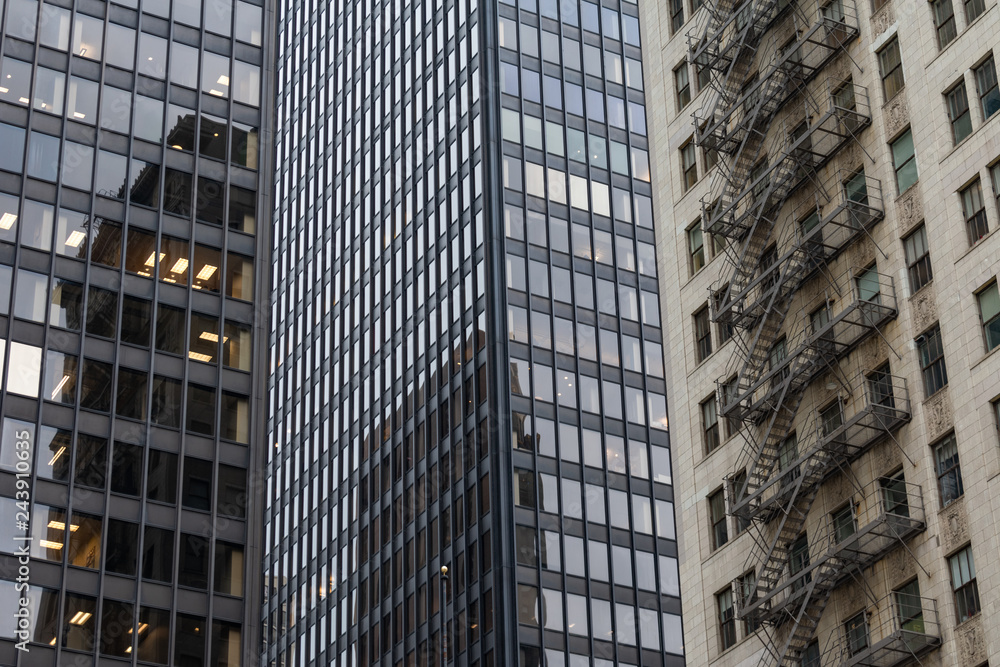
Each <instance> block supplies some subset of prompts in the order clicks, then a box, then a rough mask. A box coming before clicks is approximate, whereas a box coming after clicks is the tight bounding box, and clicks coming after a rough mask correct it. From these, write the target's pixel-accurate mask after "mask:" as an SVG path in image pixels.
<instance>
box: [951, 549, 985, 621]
mask: <svg viewBox="0 0 1000 667" xmlns="http://www.w3.org/2000/svg"><path fill="white" fill-rule="evenodd" d="M948 567H949V569H950V570H951V588H952V590H953V591H954V592H955V613H956V615H957V616H958V622H959V623H961V622H962V621H965V620H968V619H970V618H972V617H973V616H975V615H976V614H978V613H979V587H978V586H977V585H976V564H975V562H974V561H973V559H972V545H968V546H966V547H965V548H964V549H962V550H961V551H959V552H958V553H957V554H955V555H954V556H951V557H949V558H948Z"/></svg>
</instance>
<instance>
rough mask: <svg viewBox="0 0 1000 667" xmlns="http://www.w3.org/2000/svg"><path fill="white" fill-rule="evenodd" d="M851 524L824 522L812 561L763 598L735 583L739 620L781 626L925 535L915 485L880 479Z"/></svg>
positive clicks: (852, 511) (813, 539) (855, 508)
mask: <svg viewBox="0 0 1000 667" xmlns="http://www.w3.org/2000/svg"><path fill="white" fill-rule="evenodd" d="M847 509H848V511H849V514H847V515H846V516H847V517H848V519H841V520H840V522H839V523H838V522H835V521H834V520H833V519H832V518H831V517H830V516H827V517H825V518H824V520H823V522H822V524H821V526H820V528H819V529H818V530H817V531H816V532H815V533H814V534H813V535H810V536H809V538H810V539H809V540H808V543H809V546H808V558H800V563H799V564H798V566H797V567H796V568H795V571H794V572H793V571H792V568H791V564H790V565H789V567H786V570H785V575H784V577H783V579H782V581H781V582H780V584H779V585H777V586H775V587H774V588H773V589H771V590H770V591H768V592H767V593H766V594H765V595H763V596H761V595H760V594H759V592H758V590H757V589H756V588H753V587H750V588H744V582H743V580H742V579H737V580H736V581H734V582H733V587H734V593H735V598H734V599H735V600H736V608H737V614H738V616H739V617H740V618H741V619H743V620H746V621H749V622H751V623H771V624H778V623H781V622H782V621H784V620H786V619H787V618H791V617H793V616H794V613H795V611H796V610H797V609H798V607H800V606H801V605H802V604H803V603H804V602H805V601H806V599H807V593H809V592H810V589H812V590H811V592H812V594H813V595H816V594H817V593H820V592H826V591H828V590H832V589H833V588H834V587H835V586H837V585H838V584H839V583H841V582H842V581H844V579H845V578H847V577H848V576H849V575H850V574H851V573H853V572H857V571H860V570H862V569H864V568H866V567H868V566H870V565H872V564H874V563H875V562H877V561H878V560H880V559H881V558H883V557H884V556H885V555H886V554H887V553H888V552H889V551H891V550H892V549H894V548H895V547H897V546H899V545H901V544H902V543H903V542H904V541H906V540H908V539H909V538H910V537H912V536H914V535H916V534H917V533H920V532H922V531H923V530H925V529H926V527H927V523H926V520H925V516H924V505H923V496H922V492H921V489H920V487H919V486H918V485H916V484H909V483H906V482H898V481H896V480H893V479H880V480H876V481H875V482H872V483H871V484H869V485H868V486H866V487H865V488H863V489H862V490H861V498H860V500H859V501H858V502H857V504H856V505H850V506H849V507H848V508H847Z"/></svg>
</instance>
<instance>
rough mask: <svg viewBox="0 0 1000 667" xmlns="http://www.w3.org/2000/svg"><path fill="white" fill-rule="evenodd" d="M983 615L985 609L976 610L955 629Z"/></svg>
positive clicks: (956, 625) (957, 624)
mask: <svg viewBox="0 0 1000 667" xmlns="http://www.w3.org/2000/svg"><path fill="white" fill-rule="evenodd" d="M960 551H961V550H960ZM980 604H982V603H980ZM982 615H983V610H982V609H980V610H979V611H977V612H976V614H975V616H970V617H969V618H967V619H965V620H964V621H962V622H961V623H956V624H955V629H956V630H958V629H959V628H961V627H962V626H964V625H966V624H968V623H972V622H974V621H978V620H979V618H980V617H981V616H982Z"/></svg>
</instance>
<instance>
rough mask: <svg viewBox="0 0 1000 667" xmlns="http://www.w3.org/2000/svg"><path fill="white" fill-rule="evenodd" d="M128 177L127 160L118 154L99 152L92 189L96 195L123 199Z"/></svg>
mask: <svg viewBox="0 0 1000 667" xmlns="http://www.w3.org/2000/svg"><path fill="white" fill-rule="evenodd" d="M127 175H128V158H126V157H125V156H124V155H119V154H118V153H109V152H108V151H100V153H99V154H98V156H97V171H96V172H95V174H94V189H95V190H97V194H99V195H104V196H105V197H111V198H113V199H124V198H125V185H126V178H127Z"/></svg>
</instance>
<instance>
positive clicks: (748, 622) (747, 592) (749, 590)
mask: <svg viewBox="0 0 1000 667" xmlns="http://www.w3.org/2000/svg"><path fill="white" fill-rule="evenodd" d="M740 595H741V596H742V598H741V599H742V603H741V606H742V607H746V606H747V605H749V604H752V603H753V602H754V601H755V600H756V599H757V580H756V577H755V576H754V572H753V570H750V571H749V572H747V573H746V574H744V575H743V576H742V577H740ZM759 627H760V621H758V620H757V619H755V618H747V619H745V620H744V621H743V635H744V636H747V635H752V634H753V633H755V632H757V628H759Z"/></svg>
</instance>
